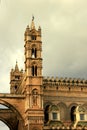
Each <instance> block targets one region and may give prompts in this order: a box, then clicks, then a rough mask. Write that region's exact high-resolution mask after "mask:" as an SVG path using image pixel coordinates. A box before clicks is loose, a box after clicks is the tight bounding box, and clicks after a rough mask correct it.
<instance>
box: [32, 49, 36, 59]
mask: <svg viewBox="0 0 87 130" xmlns="http://www.w3.org/2000/svg"><path fill="white" fill-rule="evenodd" d="M31 56H32V58H36V57H37V49H36V48H32V51H31Z"/></svg>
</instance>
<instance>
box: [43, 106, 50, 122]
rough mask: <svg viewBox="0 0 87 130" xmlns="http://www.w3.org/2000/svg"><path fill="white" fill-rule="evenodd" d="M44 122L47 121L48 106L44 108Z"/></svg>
mask: <svg viewBox="0 0 87 130" xmlns="http://www.w3.org/2000/svg"><path fill="white" fill-rule="evenodd" d="M44 120H45V123H47V122H48V121H49V105H47V106H46V108H45V111H44Z"/></svg>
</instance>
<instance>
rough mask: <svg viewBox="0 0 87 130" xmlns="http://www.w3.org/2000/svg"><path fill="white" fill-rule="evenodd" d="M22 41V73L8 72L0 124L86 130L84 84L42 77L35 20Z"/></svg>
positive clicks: (14, 128) (27, 129) (15, 128)
mask: <svg viewBox="0 0 87 130" xmlns="http://www.w3.org/2000/svg"><path fill="white" fill-rule="evenodd" d="M24 41H25V44H24V48H25V53H24V55H25V62H24V63H25V68H24V69H25V71H23V70H19V67H18V64H17V63H16V65H15V68H14V69H11V72H10V93H9V94H3V93H2V94H0V104H2V105H4V106H6V107H7V109H2V108H0V120H1V121H3V122H4V123H5V124H6V125H7V126H8V127H9V129H10V130H51V129H55V130H58V129H65V130H66V129H73V127H74V128H75V129H76V128H77V127H81V129H85V128H86V127H87V111H86V109H87V80H81V79H74V78H58V77H57V78H54V77H52V78H49V77H47V78H45V77H43V75H42V56H41V53H42V41H41V28H40V27H38V29H36V27H35V24H34V17H33V18H32V22H31V26H27V28H26V30H25V34H24ZM52 53H53V52H52ZM79 106H80V107H79ZM82 106H83V107H84V109H80V108H83V107H82ZM77 108H78V110H79V111H77ZM84 110H85V111H84ZM78 112H79V113H78ZM77 129H78V128H77Z"/></svg>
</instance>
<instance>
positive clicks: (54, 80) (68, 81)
mask: <svg viewBox="0 0 87 130" xmlns="http://www.w3.org/2000/svg"><path fill="white" fill-rule="evenodd" d="M43 84H52V85H64V86H68V85H69V86H83V87H85V86H87V80H85V79H80V78H67V77H65V78H62V77H61V78H59V77H43Z"/></svg>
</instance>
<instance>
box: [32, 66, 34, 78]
mask: <svg viewBox="0 0 87 130" xmlns="http://www.w3.org/2000/svg"><path fill="white" fill-rule="evenodd" d="M32 76H34V66H32Z"/></svg>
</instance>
